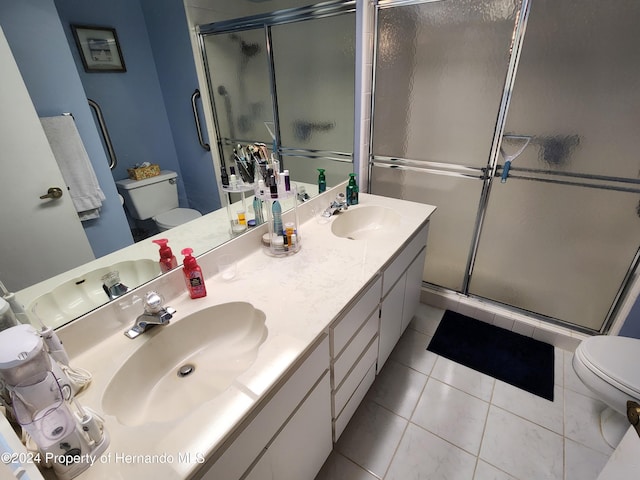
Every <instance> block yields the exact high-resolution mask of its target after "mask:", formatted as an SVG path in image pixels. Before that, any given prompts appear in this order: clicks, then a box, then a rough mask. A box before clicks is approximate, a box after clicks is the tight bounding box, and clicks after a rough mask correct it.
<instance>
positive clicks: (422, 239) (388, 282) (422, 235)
mask: <svg viewBox="0 0 640 480" xmlns="http://www.w3.org/2000/svg"><path fill="white" fill-rule="evenodd" d="M428 233H429V224H428V223H427V224H426V225H425V226H423V227H422V228H421V229H420V230H419V231H418V233H417V234H416V235H415V237H413V239H412V240H411V241H410V242H409V244H408V245H407V246H406V247H405V248H404V249H403V250H402V251H401V252H400V253H399V254H398V256H397V257H396V258H395V259H394V260H393V261H392V262H391V263H390V264H389V265H388V266H387V267H386V268H385V269H384V274H383V278H382V298H384V297H385V296H386V295H387V293H388V292H389V290H391V287H393V285H395V283H396V282H397V281H398V279H399V278H400V276H401V275H402V274H403V273H404V271H405V270H406V269H407V267H408V266H409V264H410V263H411V261H412V260H413V259H414V258H416V255H418V252H420V250H421V249H422V248H423V247H424V246H425V245H426V244H427V235H428Z"/></svg>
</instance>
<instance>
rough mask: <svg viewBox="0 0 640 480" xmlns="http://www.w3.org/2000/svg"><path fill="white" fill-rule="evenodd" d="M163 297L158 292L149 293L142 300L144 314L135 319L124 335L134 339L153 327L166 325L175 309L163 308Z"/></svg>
mask: <svg viewBox="0 0 640 480" xmlns="http://www.w3.org/2000/svg"><path fill="white" fill-rule="evenodd" d="M163 303H164V297H163V296H162V295H161V294H159V293H158V292H154V291H149V292H147V293H146V294H145V296H144V299H143V304H144V312H143V313H142V315H140V316H138V318H136V322H135V324H134V325H133V327H131V328H130V329H129V330H127V331H126V332H124V334H125V335H126V336H127V337H129V338H136V337H137V336H138V335H140V334H141V333H144V332H145V331H147V329H149V328H150V327H153V326H154V325H167V324H168V323H169V320H171V319H172V318H173V315H174V314H175V313H176V310H175V308H171V307H163V306H162V304H163Z"/></svg>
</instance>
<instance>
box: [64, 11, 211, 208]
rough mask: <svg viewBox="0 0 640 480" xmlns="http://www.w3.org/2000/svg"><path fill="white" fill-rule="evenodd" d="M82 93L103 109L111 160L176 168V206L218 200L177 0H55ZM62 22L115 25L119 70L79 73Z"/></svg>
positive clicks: (118, 175)
mask: <svg viewBox="0 0 640 480" xmlns="http://www.w3.org/2000/svg"><path fill="white" fill-rule="evenodd" d="M55 3H56V5H57V7H58V11H59V13H60V17H61V19H62V23H63V25H65V30H66V33H67V39H68V42H69V45H70V47H71V52H72V54H73V56H74V59H75V61H76V65H77V67H78V71H79V72H80V78H81V79H82V83H83V85H84V88H85V90H86V92H87V96H88V97H89V98H92V99H93V100H95V101H96V102H98V103H99V104H100V105H101V107H102V110H103V112H104V116H105V119H106V122H107V124H108V127H109V132H110V135H111V137H112V140H113V143H114V146H115V148H116V153H117V155H118V162H119V166H118V168H117V169H115V170H114V172H113V176H114V178H115V180H119V179H122V178H127V172H126V168H127V167H131V166H132V165H134V164H136V163H140V162H143V161H149V162H152V163H158V164H159V165H160V167H161V168H162V169H166V170H174V171H176V172H178V174H179V178H178V194H179V197H180V206H183V207H190V208H195V209H196V210H198V211H200V212H201V213H203V214H204V213H209V212H211V211H213V210H216V209H218V208H220V198H219V195H218V190H217V183H216V180H215V173H214V168H213V161H212V159H211V155H210V153H209V152H207V151H205V150H203V149H202V148H201V147H200V145H199V143H198V141H197V135H196V132H195V125H194V121H193V113H192V111H191V101H190V99H191V94H192V93H193V92H194V90H195V89H196V88H198V78H197V76H196V70H195V64H194V60H193V53H192V49H191V43H190V40H189V35H188V25H187V20H186V17H185V12H184V6H183V3H182V0H150V1H147V0H138V1H135V0H134V1H132V0H109V1H104V2H84V1H79V0H55ZM70 24H84V25H101V26H108V27H112V28H115V29H116V32H117V35H118V40H119V42H120V48H121V49H122V54H123V57H124V61H125V64H126V68H127V71H126V72H125V73H87V72H85V71H84V68H83V66H82V61H81V59H80V55H79V52H78V50H77V48H76V46H75V41H74V39H73V34H72V31H71V28H70V26H69V25H70Z"/></svg>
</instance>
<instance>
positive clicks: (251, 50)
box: [229, 33, 262, 58]
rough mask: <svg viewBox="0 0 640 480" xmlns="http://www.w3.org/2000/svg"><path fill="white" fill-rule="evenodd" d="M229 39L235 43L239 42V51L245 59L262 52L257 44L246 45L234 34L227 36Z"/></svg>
mask: <svg viewBox="0 0 640 480" xmlns="http://www.w3.org/2000/svg"><path fill="white" fill-rule="evenodd" d="M229 38H230V39H231V40H233V41H235V42H240V51H241V52H242V55H244V56H245V57H246V58H251V57H253V56H254V55H256V54H258V53H260V51H261V50H262V49H261V48H260V45H259V44H258V43H247V42H245V41H244V40H243V39H242V38H240V36H239V35H236V34H235V33H232V34H231V35H229Z"/></svg>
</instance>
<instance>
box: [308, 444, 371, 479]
mask: <svg viewBox="0 0 640 480" xmlns="http://www.w3.org/2000/svg"><path fill="white" fill-rule="evenodd" d="M315 480H377V477H374V476H373V475H371V474H370V473H368V472H367V471H365V470H364V469H362V468H360V467H359V466H358V465H356V464H355V463H353V462H352V461H351V460H348V459H347V458H345V457H343V456H342V455H340V454H339V453H337V452H336V451H335V450H334V451H333V452H331V454H330V455H329V458H327V461H326V462H324V465H323V466H322V468H321V469H320V472H318V475H317V476H316V478H315Z"/></svg>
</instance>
